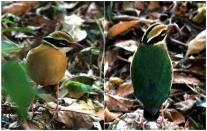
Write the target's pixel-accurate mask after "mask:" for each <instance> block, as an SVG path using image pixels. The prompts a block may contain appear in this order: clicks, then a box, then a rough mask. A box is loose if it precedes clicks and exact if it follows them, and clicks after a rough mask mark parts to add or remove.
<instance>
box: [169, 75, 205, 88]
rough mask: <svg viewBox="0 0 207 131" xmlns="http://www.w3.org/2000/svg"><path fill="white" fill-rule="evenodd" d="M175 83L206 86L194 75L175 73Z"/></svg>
mask: <svg viewBox="0 0 207 131" xmlns="http://www.w3.org/2000/svg"><path fill="white" fill-rule="evenodd" d="M173 84H188V85H200V86H204V83H203V82H201V81H200V80H199V79H197V78H195V77H192V76H185V75H174V79H173Z"/></svg>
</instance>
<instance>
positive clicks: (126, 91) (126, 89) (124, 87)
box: [116, 82, 134, 97]
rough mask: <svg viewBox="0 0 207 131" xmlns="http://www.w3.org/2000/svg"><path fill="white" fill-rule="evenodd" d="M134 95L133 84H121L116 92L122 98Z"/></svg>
mask: <svg viewBox="0 0 207 131" xmlns="http://www.w3.org/2000/svg"><path fill="white" fill-rule="evenodd" d="M133 93H134V89H133V86H132V82H125V83H123V84H121V85H120V86H119V87H118V89H117V91H116V95H118V96H120V97H126V96H128V95H131V94H133Z"/></svg>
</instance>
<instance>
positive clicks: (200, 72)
mask: <svg viewBox="0 0 207 131" xmlns="http://www.w3.org/2000/svg"><path fill="white" fill-rule="evenodd" d="M173 71H174V72H185V73H190V74H195V75H200V76H202V77H205V76H206V70H205V69H204V68H203V67H202V66H198V65H195V66H194V65H192V66H191V67H190V68H189V69H178V68H174V69H173Z"/></svg>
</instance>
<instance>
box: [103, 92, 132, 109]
mask: <svg viewBox="0 0 207 131" xmlns="http://www.w3.org/2000/svg"><path fill="white" fill-rule="evenodd" d="M121 98H122V97H119V96H116V95H113V96H112V95H110V94H106V93H105V94H104V102H105V106H106V107H107V108H108V109H109V110H115V111H128V110H129V109H130V108H131V107H132V105H133V102H129V101H125V100H124V98H122V99H121Z"/></svg>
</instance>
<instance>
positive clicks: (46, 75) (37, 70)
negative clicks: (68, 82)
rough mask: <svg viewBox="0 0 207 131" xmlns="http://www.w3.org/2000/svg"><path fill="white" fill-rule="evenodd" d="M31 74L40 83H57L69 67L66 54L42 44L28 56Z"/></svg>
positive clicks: (29, 72) (44, 84) (45, 84)
mask: <svg viewBox="0 0 207 131" xmlns="http://www.w3.org/2000/svg"><path fill="white" fill-rule="evenodd" d="M27 69H28V74H29V76H30V77H31V78H32V79H33V80H34V81H35V82H36V83H37V84H39V85H42V86H48V85H55V84H57V83H58V82H59V81H60V80H61V79H62V77H63V76H64V74H65V71H66V69H67V58H66V54H65V53H62V52H60V51H58V50H57V49H54V48H52V47H50V46H47V45H43V44H41V45H40V46H38V47H36V48H34V49H32V50H31V52H30V53H29V54H28V56H27Z"/></svg>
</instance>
